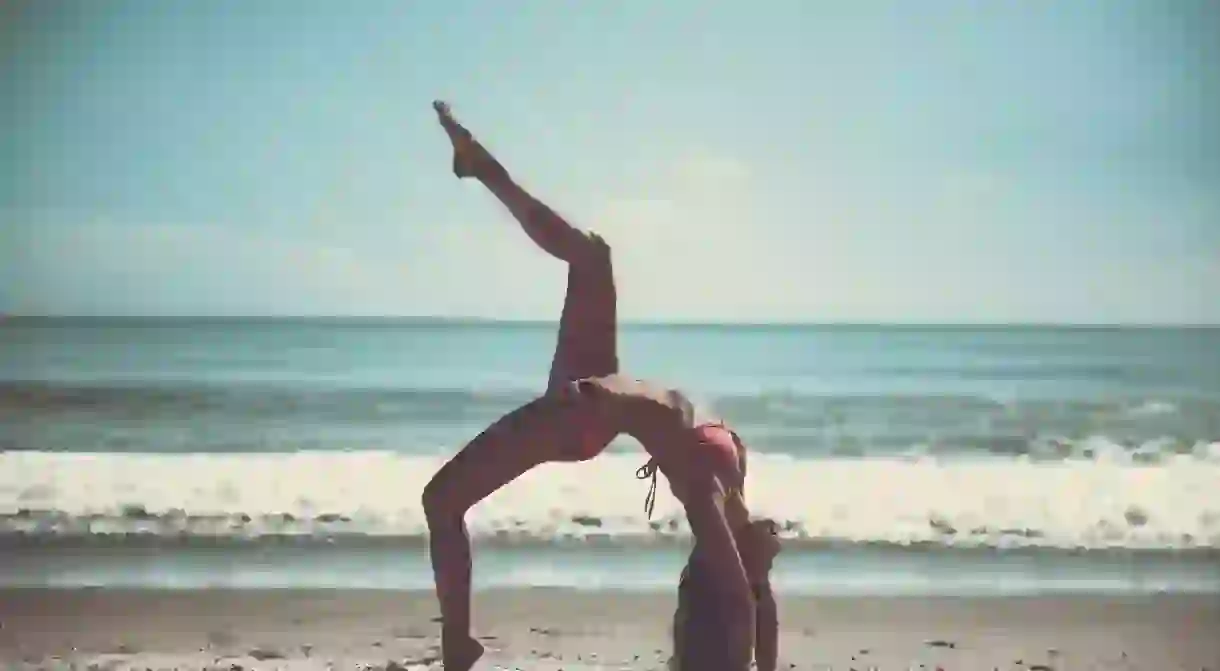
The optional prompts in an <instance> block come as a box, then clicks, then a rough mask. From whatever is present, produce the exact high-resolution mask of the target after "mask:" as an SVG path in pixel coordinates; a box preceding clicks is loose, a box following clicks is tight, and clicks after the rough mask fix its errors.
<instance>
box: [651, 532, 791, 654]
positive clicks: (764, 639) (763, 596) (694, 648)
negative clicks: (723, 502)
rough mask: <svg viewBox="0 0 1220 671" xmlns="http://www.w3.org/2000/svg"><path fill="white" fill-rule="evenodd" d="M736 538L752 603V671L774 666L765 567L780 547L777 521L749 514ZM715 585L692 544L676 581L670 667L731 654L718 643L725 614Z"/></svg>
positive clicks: (775, 632)
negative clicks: (745, 524) (688, 558)
mask: <svg viewBox="0 0 1220 671" xmlns="http://www.w3.org/2000/svg"><path fill="white" fill-rule="evenodd" d="M736 539H737V550H738V552H740V553H741V558H742V563H743V564H744V565H745V567H746V575H747V576H749V579H750V589H751V591H753V593H754V598H755V600H756V603H757V607H756V618H757V628H756V630H755V643H754V663H755V665H756V666H757V668H758V671H775V670H776V666H777V664H778V655H779V613H778V609H777V608H776V604H775V594H774V592H773V591H772V589H771V567H772V564H773V562H774V561H775V557H776V555H778V554H779V551H780V545H779V536H778V527H777V525H776V524H775V522H774V521H773V520H768V519H760V520H755V521H753V522H751V523H750V524H749V525H748V526H747V527H745V528H744V529H742V530H740V531H738V532H737V534H736ZM716 589H717V585H716V580H715V577H714V576H713V575H712V574H711V572H710V571H709V570H708V569H707V567H706V566H704V564H703V562H702V561H701V560H700V551H699V547H698V546H697V545H696V547H695V549H694V551H693V552H692V553H691V556H690V560H689V561H688V562H687V564H686V568H685V569H683V570H682V579H681V580H680V581H679V583H678V607H677V609H675V611H674V619H673V656H672V657H670V660H669V669H670V671H702V670H703V669H717V668H722V667H721V666H720V665H722V664H723V663H724V661H723V660H725V659H726V658H731V657H732V655H731V654H730V653H728V652H726V650H725V649H724V647H723V643H724V641H725V636H724V631H725V629H726V626H727V624H726V623H727V621H728V618H727V617H726V613H725V612H724V609H723V606H722V605H721V603H720V601H719V600H718V599H717V598H716Z"/></svg>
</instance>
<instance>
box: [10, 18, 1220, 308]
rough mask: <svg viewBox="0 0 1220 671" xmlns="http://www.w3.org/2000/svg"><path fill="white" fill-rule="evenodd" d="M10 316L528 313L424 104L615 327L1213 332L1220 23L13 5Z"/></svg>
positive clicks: (531, 273) (544, 283) (538, 268)
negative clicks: (496, 167) (511, 176)
mask: <svg viewBox="0 0 1220 671" xmlns="http://www.w3.org/2000/svg"><path fill="white" fill-rule="evenodd" d="M0 13H2V14H3V15H2V16H0V126H2V127H3V128H4V129H5V130H4V132H3V133H2V134H0V227H2V228H0V311H4V312H13V313H35V314H151V315H160V314H187V315H201V314H298V315H300V314H362V315H380V314H394V315H475V316H483V317H502V318H535V319H551V318H555V317H556V316H557V314H558V309H559V305H560V302H561V300H562V294H563V278H564V270H563V268H562V266H561V265H560V264H559V263H557V262H554V261H551V260H550V259H549V258H548V257H545V256H544V255H542V254H541V253H540V252H538V251H536V250H534V249H533V248H532V247H531V246H530V243H529V242H528V240H527V239H526V238H525V237H524V236H523V235H522V234H520V233H519V231H518V230H517V229H516V228H515V227H514V225H513V224H512V222H511V220H509V219H508V218H507V216H506V215H504V214H502V213H501V212H500V211H499V209H498V207H497V206H496V205H495V204H494V202H493V201H492V200H491V199H490V197H488V196H487V195H485V194H484V193H482V192H480V189H479V188H478V187H477V186H476V185H474V184H470V183H460V182H458V181H457V180H455V179H454V178H453V177H452V176H451V174H450V172H449V153H448V147H447V145H446V143H445V140H444V136H443V135H442V134H441V133H440V131H439V130H438V129H437V127H436V126H435V124H434V121H433V116H432V111H431V109H430V107H429V103H430V101H431V100H432V99H433V98H435V97H444V98H447V99H450V100H452V102H453V104H454V107H455V109H456V111H457V112H458V114H459V116H460V117H461V118H462V119H463V120H464V121H466V122H467V123H468V125H469V126H470V127H471V128H472V129H473V130H474V131H475V132H476V133H478V134H480V135H481V136H482V137H484V138H485V139H486V141H487V143H488V144H489V145H490V146H491V148H492V149H493V150H494V151H496V152H498V153H499V154H500V155H501V156H502V158H503V160H504V161H505V163H506V164H507V165H508V166H509V168H510V169H511V170H513V172H514V173H515V174H516V175H517V176H518V177H519V178H520V180H521V181H522V182H523V183H524V184H526V185H527V186H528V187H530V188H532V189H534V190H535V191H536V192H537V194H538V195H539V196H541V197H542V198H543V199H545V200H547V201H549V202H551V203H552V204H553V205H555V206H556V207H557V208H558V209H560V210H561V211H563V212H565V213H566V214H568V215H569V216H570V217H571V218H572V219H573V220H574V221H575V222H577V223H578V224H580V225H582V226H586V227H590V228H594V229H595V230H598V231H599V232H601V233H603V234H604V236H605V237H607V238H608V239H609V240H610V241H611V242H612V243H613V244H615V247H616V250H617V254H618V277H619V282H620V285H621V289H620V291H621V302H622V312H623V316H624V317H625V318H628V319H649V320H657V319H660V320H665V319H675V320H689V319H697V320H722V321H844V320H846V321H933V322H944V321H949V322H979V321H1005V322H1013V321H1041V322H1046V321H1051V322H1110V323H1113V322H1190V323H1220V298H1218V297H1217V296H1218V295H1220V186H1218V185H1220V122H1218V121H1217V120H1218V119H1220V9H1217V5H1216V4H1215V3H1211V2H1207V1H1206V0H1198V1H1189V2H1188V1H1185V0H1183V1H1180V2H1167V3H1160V2H1151V1H1136V0H1113V1H1109V2H1104V3H1102V2H1083V1H1078V2H1062V1H1051V0H1031V1H1028V2H983V1H979V2H950V1H948V0H944V1H936V0H927V1H925V2H909V1H906V2H874V1H871V0H863V1H859V2H847V1H846V0H844V1H843V2H834V3H831V2H820V1H817V0H786V1H785V0H775V1H771V2H762V3H757V4H756V3H746V2H729V1H711V0H668V1H666V2H645V1H644V0H625V1H621V2H600V3H592V2H588V3H576V2H558V1H557V0H550V1H545V2H543V1H534V2H492V1H491V0H482V1H474V0H447V1H445V2H441V1H439V0H429V1H426V2H425V1H423V0H419V1H415V2H388V1H387V2H374V1H372V0H365V1H362V2H355V3H340V2H325V1H320V0H319V1H316V2H302V1H300V0H293V1H291V2H289V1H287V0H284V1H275V2H272V1H270V0H264V1H260V2H248V1H244V2H243V1H236V0H210V1H209V2H105V1H98V2H83V1H82V2H24V3H23V2H17V3H5V4H4V9H2V10H0Z"/></svg>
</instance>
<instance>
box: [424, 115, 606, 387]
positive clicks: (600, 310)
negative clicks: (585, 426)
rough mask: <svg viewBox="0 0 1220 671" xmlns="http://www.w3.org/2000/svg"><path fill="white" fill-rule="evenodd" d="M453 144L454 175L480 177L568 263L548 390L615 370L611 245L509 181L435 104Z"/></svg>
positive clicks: (542, 244) (533, 233) (531, 233)
mask: <svg viewBox="0 0 1220 671" xmlns="http://www.w3.org/2000/svg"><path fill="white" fill-rule="evenodd" d="M433 107H434V108H435V109H436V112H437V118H438V120H439V121H440V124H441V127H442V128H444V129H445V133H446V134H447V135H448V136H449V140H450V142H451V143H452V145H453V153H454V159H453V165H454V174H456V175H457V176H458V177H460V178H467V177H473V178H475V179H478V180H479V182H481V183H482V184H483V185H484V186H485V187H487V189H488V190H489V191H491V193H492V194H493V195H495V196H496V198H497V199H498V200H499V201H500V202H501V203H502V204H503V205H504V206H505V208H506V209H507V210H508V211H509V213H510V214H512V216H513V218H514V219H516V220H517V222H518V223H519V224H520V225H521V228H522V229H523V230H524V231H525V233H526V235H528V236H529V237H530V239H531V240H533V241H534V243H535V244H536V245H538V247H539V248H541V249H542V250H543V251H545V252H547V253H548V254H550V255H551V256H554V257H555V258H558V259H561V260H563V261H566V262H567V264H568V286H567V294H566V296H565V298H564V305H563V312H562V314H561V316H560V322H559V336H558V339H557V342H556V346H555V354H554V356H553V358H552V360H551V371H550V375H549V378H548V382H547V388H548V389H554V388H555V387H556V386H557V385H561V384H563V383H565V382H569V381H572V380H577V379H580V378H585V377H594V376H604V375H612V374H614V373H617V372H619V360H618V340H617V332H618V314H617V310H618V295H617V291H616V289H615V285H614V266H613V263H612V260H611V253H610V247H609V245H607V244H606V242H605V241H604V240H603V239H602V238H601V237H599V236H597V235H596V234H593V233H587V232H584V231H581V230H580V229H578V228H576V227H574V226H572V225H571V224H570V223H568V221H567V220H566V219H564V218H563V217H561V216H560V215H559V214H557V213H556V212H555V211H554V210H552V209H551V208H550V207H549V206H547V205H546V204H545V203H543V202H541V201H539V200H538V199H537V198H535V197H534V196H533V195H531V194H530V193H529V192H527V191H526V190H525V189H524V188H522V187H521V186H520V185H518V184H517V183H516V182H515V181H513V179H512V177H511V176H510V175H509V173H508V171H507V170H506V169H505V168H504V166H503V165H501V164H500V162H499V161H497V160H496V159H495V157H494V156H492V155H491V153H490V152H489V151H487V149H486V148H485V147H483V145H482V144H480V143H479V142H478V140H476V139H475V138H474V136H473V135H472V134H471V133H470V131H469V130H467V129H466V128H465V127H464V126H462V125H461V124H460V123H458V121H457V120H456V119H455V118H454V116H453V112H452V110H451V109H450V108H449V106H448V105H446V104H445V103H443V102H440V101H437V102H435V103H433Z"/></svg>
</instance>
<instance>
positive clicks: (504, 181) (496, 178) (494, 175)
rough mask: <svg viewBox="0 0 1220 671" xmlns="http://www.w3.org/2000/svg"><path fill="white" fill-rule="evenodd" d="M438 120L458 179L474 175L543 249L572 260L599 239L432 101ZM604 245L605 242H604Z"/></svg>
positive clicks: (439, 103) (447, 108)
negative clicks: (524, 184)
mask: <svg viewBox="0 0 1220 671" xmlns="http://www.w3.org/2000/svg"><path fill="white" fill-rule="evenodd" d="M432 107H433V109H435V110H436V116H437V119H438V120H439V121H440V124H441V127H442V128H444V129H445V134H446V135H448V136H449V141H450V143H452V144H453V172H454V174H455V175H457V176H458V177H459V178H466V177H474V178H476V179H478V180H479V181H480V182H482V184H483V185H484V186H485V187H487V190H489V191H491V192H492V194H493V195H495V196H496V198H497V199H499V201H500V202H501V203H503V204H504V206H505V207H506V208H508V211H509V213H511V214H512V215H513V218H514V219H516V220H517V222H518V223H520V224H521V228H522V229H523V230H524V231H525V234H526V235H528V236H529V238H530V240H533V241H534V244H536V245H538V246H539V247H540V248H542V250H543V251H545V252H546V253H548V254H550V255H551V256H554V257H555V258H558V259H561V260H563V261H567V262H572V261H574V260H576V259H577V258H579V256H580V255H581V254H582V253H584V252H587V251H588V250H590V249H591V248H592V247H593V246H594V245H593V244H591V243H594V242H600V239H599V238H596V236H592V235H590V234H587V233H585V232H584V231H581V230H580V229H578V228H576V227H574V226H572V225H571V224H569V223H568V221H567V220H566V219H564V218H563V217H561V216H559V215H558V214H557V213H556V212H555V211H554V210H552V209H551V208H550V207H549V206H547V205H546V204H545V203H543V202H542V201H540V200H538V199H537V198H534V197H533V196H532V195H531V194H530V193H529V192H527V191H526V190H525V189H523V188H521V187H520V186H519V185H517V183H516V182H514V181H513V178H512V177H511V176H510V175H509V174H508V170H506V169H505V168H504V166H503V165H501V164H500V162H499V161H497V160H496V158H495V157H494V156H492V155H491V152H489V151H487V149H486V148H485V147H484V146H483V145H482V144H480V143H479V141H478V140H476V139H475V138H474V136H473V135H472V134H471V133H470V131H468V130H466V128H465V127H464V126H462V125H461V124H460V123H458V121H457V119H455V118H454V116H453V111H452V110H451V109H450V108H449V105H448V104H447V103H444V102H442V101H440V100H437V101H435V102H433V103H432ZM603 244H604V243H603Z"/></svg>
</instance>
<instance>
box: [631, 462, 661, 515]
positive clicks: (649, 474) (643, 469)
mask: <svg viewBox="0 0 1220 671" xmlns="http://www.w3.org/2000/svg"><path fill="white" fill-rule="evenodd" d="M648 478H652V484H650V485H648V495H647V496H645V497H644V512H646V513H648V519H650V520H651V519H652V510H653V508H655V507H656V505H657V460H656V459H655V458H654V459H649V460H648V463H646V464H644V465H643V466H640V467H639V468H637V469H636V471H635V479H636V480H647V479H648Z"/></svg>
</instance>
